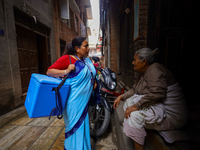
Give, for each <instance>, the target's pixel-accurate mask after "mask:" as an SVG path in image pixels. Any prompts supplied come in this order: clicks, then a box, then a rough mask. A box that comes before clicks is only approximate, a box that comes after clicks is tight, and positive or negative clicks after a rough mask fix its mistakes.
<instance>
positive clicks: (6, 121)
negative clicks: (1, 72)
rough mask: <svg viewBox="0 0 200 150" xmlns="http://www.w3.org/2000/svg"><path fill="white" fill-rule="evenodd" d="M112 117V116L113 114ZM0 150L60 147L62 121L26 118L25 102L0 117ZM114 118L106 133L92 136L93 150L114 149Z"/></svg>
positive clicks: (41, 149) (36, 149)
mask: <svg viewBox="0 0 200 150" xmlns="http://www.w3.org/2000/svg"><path fill="white" fill-rule="evenodd" d="M112 118H113V117H112ZM0 122H1V123H0V126H1V128H0V150H49V149H50V150H60V149H61V150H63V148H64V138H65V137H64V136H65V134H64V121H63V119H62V120H58V119H57V118H56V117H52V118H51V120H48V118H47V117H45V118H35V119H32V118H29V117H28V115H27V113H26V111H25V108H24V106H22V107H20V108H18V109H16V110H15V111H13V112H10V113H8V114H6V115H3V116H1V117H0ZM113 122H114V121H113V120H111V125H110V127H109V130H108V132H107V133H106V134H104V135H103V136H102V137H100V138H98V139H91V142H92V146H93V150H117V145H116V143H117V142H116V135H115V132H114V128H115V126H113V124H114V123H113Z"/></svg>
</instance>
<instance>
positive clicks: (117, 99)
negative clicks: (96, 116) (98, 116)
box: [113, 96, 122, 109]
mask: <svg viewBox="0 0 200 150" xmlns="http://www.w3.org/2000/svg"><path fill="white" fill-rule="evenodd" d="M121 100H122V98H121V96H118V97H117V98H116V100H115V101H114V104H113V108H114V109H116V108H118V106H119V103H120V102H121Z"/></svg>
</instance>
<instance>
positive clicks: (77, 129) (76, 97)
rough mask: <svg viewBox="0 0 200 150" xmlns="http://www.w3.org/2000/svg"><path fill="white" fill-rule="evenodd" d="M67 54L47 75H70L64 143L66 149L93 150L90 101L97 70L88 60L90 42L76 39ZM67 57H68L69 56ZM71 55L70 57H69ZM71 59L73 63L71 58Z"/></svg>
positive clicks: (65, 110) (64, 113)
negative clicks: (89, 112) (89, 113)
mask: <svg viewBox="0 0 200 150" xmlns="http://www.w3.org/2000/svg"><path fill="white" fill-rule="evenodd" d="M67 48H68V49H67V52H66V53H65V55H63V56H62V57H60V58H59V59H58V60H57V61H56V62H55V63H54V64H53V65H52V66H50V67H49V69H48V71H47V75H49V76H52V77H61V76H64V75H66V74H68V73H70V72H71V73H70V75H69V76H68V77H69V78H68V79H67V80H66V82H67V83H68V84H70V85H71V89H70V94H69V98H68V100H67V104H66V106H65V109H64V111H63V117H64V122H65V142H64V146H65V149H67V150H90V149H91V144H90V129H89V119H88V113H87V111H88V102H89V98H90V95H91V93H92V90H93V89H94V88H96V82H94V78H95V76H96V71H95V68H94V66H93V64H92V62H91V61H90V59H89V58H86V57H87V55H88V52H89V48H88V42H87V41H86V39H85V38H84V37H76V38H74V39H73V40H72V43H71V45H70V43H69V44H68V45H67ZM66 54H68V55H66ZM69 54H70V55H69ZM69 57H70V58H71V63H72V64H70V61H69V59H70V58H69Z"/></svg>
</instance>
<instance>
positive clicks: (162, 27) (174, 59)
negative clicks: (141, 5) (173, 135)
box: [148, 0, 200, 105]
mask: <svg viewBox="0 0 200 150" xmlns="http://www.w3.org/2000/svg"><path fill="white" fill-rule="evenodd" d="M149 6H150V7H149V18H148V19H149V24H148V46H149V47H150V48H156V47H158V48H159V49H160V52H161V60H160V62H161V63H163V64H164V65H165V66H166V67H167V68H168V69H169V70H171V71H172V73H173V74H174V75H175V77H176V79H177V80H178V82H179V83H180V84H181V86H182V87H183V91H184V94H185V97H186V100H187V101H188V104H189V105H190V104H192V103H194V102H195V99H196V98H195V95H194V93H198V91H199V90H200V88H199V84H200V79H199V75H197V73H195V71H197V70H196V68H198V64H199V62H198V59H199V58H198V54H197V53H198V50H197V49H196V48H197V43H198V42H197V36H198V35H196V32H197V31H196V29H198V27H197V19H196V18H197V14H198V13H197V6H198V5H197V1H196V0H162V1H159V0H152V1H151V3H150V5H149ZM189 101H190V102H189ZM196 102H197V101H196ZM198 103H200V102H198Z"/></svg>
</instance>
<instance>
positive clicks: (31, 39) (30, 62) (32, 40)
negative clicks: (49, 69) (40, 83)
mask: <svg viewBox="0 0 200 150" xmlns="http://www.w3.org/2000/svg"><path fill="white" fill-rule="evenodd" d="M16 33H17V49H18V57H19V65H20V75H21V85H22V92H23V93H25V92H27V90H28V85H29V80H30V77H31V74H32V73H38V51H37V38H36V34H35V33H34V32H32V31H30V30H27V29H25V28H23V27H20V26H18V25H16Z"/></svg>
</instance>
